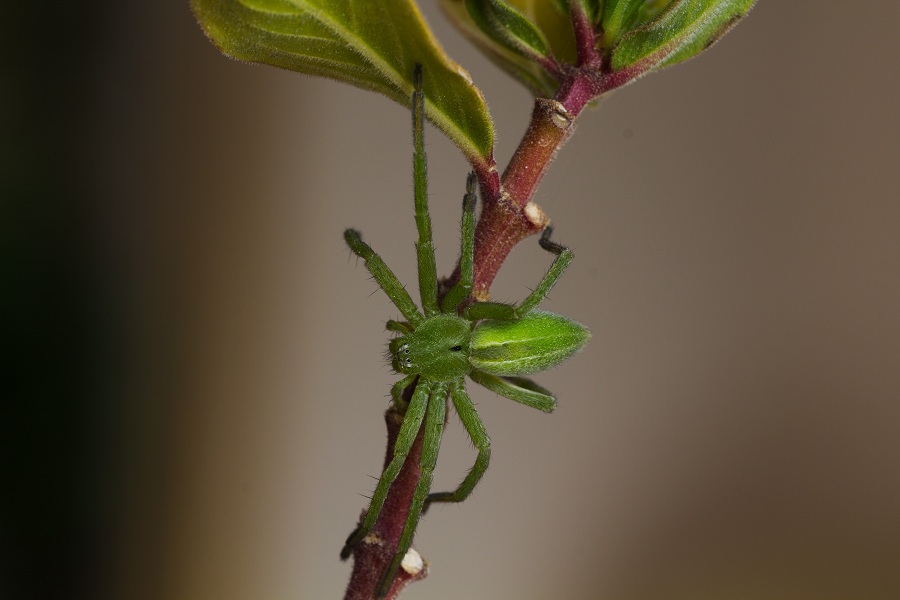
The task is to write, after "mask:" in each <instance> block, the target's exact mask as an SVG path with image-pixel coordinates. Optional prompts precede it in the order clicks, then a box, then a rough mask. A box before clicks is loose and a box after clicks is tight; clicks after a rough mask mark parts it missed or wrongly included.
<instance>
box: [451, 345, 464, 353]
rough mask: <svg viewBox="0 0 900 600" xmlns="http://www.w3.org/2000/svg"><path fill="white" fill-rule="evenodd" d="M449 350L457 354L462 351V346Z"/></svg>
mask: <svg viewBox="0 0 900 600" xmlns="http://www.w3.org/2000/svg"><path fill="white" fill-rule="evenodd" d="M450 349H451V350H452V351H453V352H459V351H460V350H462V346H453V347H452V348H450Z"/></svg>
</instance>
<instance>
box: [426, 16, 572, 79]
mask: <svg viewBox="0 0 900 600" xmlns="http://www.w3.org/2000/svg"><path fill="white" fill-rule="evenodd" d="M589 1H590V0H589ZM440 3H441V8H443V9H444V12H445V13H446V14H447V16H448V17H449V18H450V20H451V21H452V22H453V24H454V25H455V26H456V27H457V28H458V29H459V30H460V31H461V32H462V33H463V34H464V35H465V36H466V37H468V38H469V39H470V40H471V41H472V43H474V44H475V45H476V46H478V47H479V48H480V49H481V50H482V52H484V53H485V55H487V57H488V58H490V59H491V60H492V61H493V62H494V63H495V64H497V66H499V67H500V68H501V69H503V70H504V71H506V72H507V73H509V74H510V75H512V76H513V77H515V78H516V79H518V80H520V81H521V82H522V83H523V84H525V86H527V87H528V88H529V89H530V90H531V91H532V92H533V93H534V95H536V96H542V97H553V95H554V94H555V93H556V88H557V87H558V85H559V82H558V81H557V80H556V78H555V77H554V76H553V75H552V74H551V73H549V72H548V71H547V70H545V69H544V67H543V66H541V64H540V63H539V62H538V61H537V60H535V56H537V55H532V56H526V55H525V54H523V53H522V52H520V51H519V50H518V49H512V48H510V46H509V45H507V44H506V43H505V42H503V41H498V40H496V39H494V38H493V37H492V36H491V35H488V33H485V31H483V30H482V29H481V28H480V27H479V26H478V25H477V24H476V22H475V19H474V18H473V16H472V15H471V14H470V13H469V10H468V8H467V6H466V5H467V0H440ZM504 4H506V5H508V6H509V7H511V8H513V9H515V10H516V11H517V13H518V14H520V15H521V16H522V17H524V18H525V19H526V20H527V22H528V23H529V25H528V26H527V27H533V28H535V30H536V31H537V32H538V33H539V35H540V37H541V38H542V39H543V40H544V41H543V43H544V44H545V45H546V46H547V47H548V49H549V52H548V53H547V54H546V55H549V53H552V55H553V56H554V57H555V58H556V60H557V61H562V62H569V63H574V62H575V56H576V55H575V40H574V36H573V34H572V26H571V23H570V20H569V16H568V14H567V11H566V9H565V8H564V2H563V0H554V1H548V0H540V1H539V2H535V1H534V0H507V1H506V2H504Z"/></svg>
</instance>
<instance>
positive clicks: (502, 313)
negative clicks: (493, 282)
mask: <svg viewBox="0 0 900 600" xmlns="http://www.w3.org/2000/svg"><path fill="white" fill-rule="evenodd" d="M552 233H553V228H552V227H549V226H548V227H547V228H545V229H544V232H543V233H542V234H541V239H540V240H539V243H540V245H541V248H543V249H544V250H546V251H548V252H551V253H553V254H555V255H556V258H555V259H554V260H553V264H551V265H550V269H549V270H548V271H547V274H546V275H544V278H543V279H541V282H540V283H539V284H538V286H537V287H536V288H534V291H533V292H531V293H530V294H529V295H528V297H527V298H525V300H523V301H522V302H521V303H520V304H518V305H511V304H503V303H501V302H474V303H472V304H471V305H469V306H468V307H467V308H466V310H465V316H466V318H467V319H499V320H503V321H512V320H515V319H521V318H522V317H523V316H524V315H526V314H528V313H529V312H530V311H531V310H533V309H534V308H536V307H537V306H538V305H539V304H540V303H541V302H543V300H544V298H546V297H547V294H548V293H550V288H552V287H553V285H554V284H555V283H556V280H557V279H559V278H560V277H561V276H562V274H563V273H564V272H565V270H566V268H567V267H568V266H569V263H571V262H572V259H573V258H575V255H574V254H573V253H572V251H571V250H569V249H568V248H566V247H565V246H563V245H562V244H558V243H556V242H554V241H552V240H551V239H550V235H551V234H552Z"/></svg>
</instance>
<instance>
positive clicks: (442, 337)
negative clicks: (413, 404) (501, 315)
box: [388, 314, 472, 381]
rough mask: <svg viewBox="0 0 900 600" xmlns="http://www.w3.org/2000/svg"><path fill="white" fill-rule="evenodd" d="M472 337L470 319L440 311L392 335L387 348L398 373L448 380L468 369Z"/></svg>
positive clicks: (458, 376)
mask: <svg viewBox="0 0 900 600" xmlns="http://www.w3.org/2000/svg"><path fill="white" fill-rule="evenodd" d="M471 337H472V324H471V322H469V321H467V320H465V319H462V318H460V317H457V316H456V315H444V314H441V315H435V316H433V317H431V318H429V319H426V320H425V321H423V322H422V323H421V324H420V325H419V326H418V327H417V328H416V329H415V330H413V331H411V332H409V333H407V334H405V335H402V336H400V337H397V338H394V339H393V340H391V343H390V344H389V346H388V349H389V351H390V353H391V356H392V358H393V360H392V365H393V367H394V370H395V371H397V372H398V373H406V374H415V375H418V374H423V375H426V376H427V377H429V378H430V379H433V380H434V381H451V380H453V379H459V378H460V377H462V376H464V375H466V374H467V373H468V372H469V369H470V366H469V361H468V357H469V340H470V339H471Z"/></svg>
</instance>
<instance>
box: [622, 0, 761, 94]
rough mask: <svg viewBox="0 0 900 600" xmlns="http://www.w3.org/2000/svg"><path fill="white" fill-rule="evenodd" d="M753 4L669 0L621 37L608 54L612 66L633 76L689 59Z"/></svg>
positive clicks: (743, 0)
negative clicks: (659, 10) (632, 72)
mask: <svg viewBox="0 0 900 600" xmlns="http://www.w3.org/2000/svg"><path fill="white" fill-rule="evenodd" d="M623 1H625V2H628V0H623ZM755 1H756V0H673V1H671V2H669V4H668V5H666V6H665V9H664V10H662V11H661V12H660V13H659V14H658V15H656V16H655V18H653V19H651V20H649V21H647V22H645V23H642V24H641V25H640V26H638V27H637V28H635V29H632V30H631V31H628V32H627V33H625V34H624V35H623V36H622V38H621V39H620V41H619V42H618V44H616V46H615V47H614V48H613V51H612V61H611V64H612V67H613V69H614V70H617V71H618V70H625V69H629V70H633V71H635V75H636V76H637V75H640V74H644V73H647V72H650V71H653V70H656V69H660V68H662V67H666V66H669V65H674V64H675V63H678V62H682V61H685V60H687V59H689V58H692V57H694V56H696V55H698V54H700V53H701V52H703V51H704V50H706V49H707V48H709V47H710V46H711V45H712V44H714V43H715V42H716V41H718V39H719V38H721V37H722V36H723V35H724V34H725V33H727V32H728V31H729V30H730V29H731V28H732V27H733V26H734V25H735V24H736V23H737V21H738V20H740V19H741V18H742V17H743V16H744V15H746V14H747V12H748V11H749V10H750V8H751V7H752V6H753V4H754V2H755ZM633 3H634V2H632V4H633ZM651 8H652V7H651ZM629 14H630V13H629ZM638 18H642V17H641V16H640V15H639V16H638Z"/></svg>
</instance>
